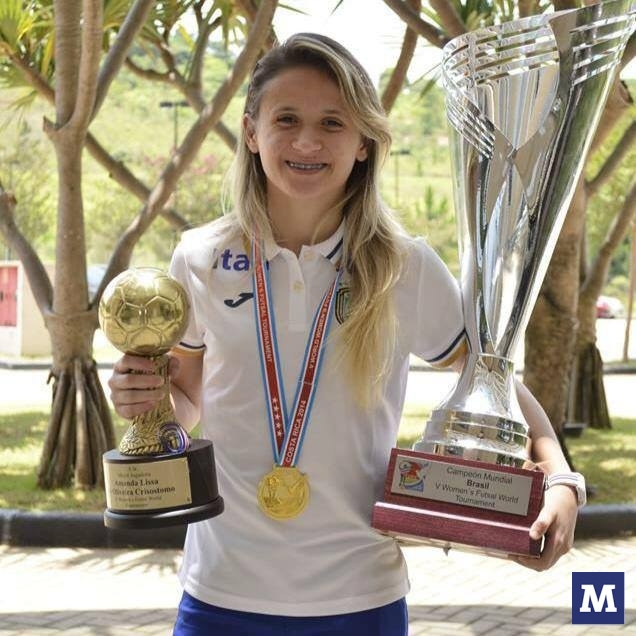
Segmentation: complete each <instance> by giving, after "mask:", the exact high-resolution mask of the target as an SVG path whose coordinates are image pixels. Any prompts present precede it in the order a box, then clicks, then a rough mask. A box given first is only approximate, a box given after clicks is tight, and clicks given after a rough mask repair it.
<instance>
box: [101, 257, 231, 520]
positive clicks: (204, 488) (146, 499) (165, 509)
mask: <svg viewBox="0 0 636 636" xmlns="http://www.w3.org/2000/svg"><path fill="white" fill-rule="evenodd" d="M188 312H189V302H188V298H187V296H186V293H185V290H184V289H183V287H182V286H181V285H180V284H179V283H178V282H177V281H176V280H174V279H173V278H171V277H170V276H168V275H167V274H166V273H164V272H162V271H161V270H159V269H155V268H150V267H147V268H137V269H128V270H125V271H124V272H122V273H121V274H119V275H118V276H116V277H115V278H114V279H113V280H112V281H111V282H110V283H109V284H108V286H107V287H106V289H105V290H104V294H103V295H102V298H101V300H100V303H99V322H100V326H101V328H102V330H103V331H104V334H105V335H106V337H107V338H108V340H109V341H110V342H111V343H112V344H113V345H114V346H115V347H116V348H117V349H119V350H120V351H122V352H123V353H128V354H132V355H138V356H147V357H149V358H151V359H152V361H153V364H154V367H155V372H156V373H157V374H159V375H161V376H162V377H163V378H164V386H165V388H166V392H165V395H164V397H163V398H162V399H161V400H160V402H159V403H158V404H157V406H156V407H155V408H153V409H151V410H150V411H147V412H145V413H142V414H141V415H138V416H136V417H134V418H133V420H132V422H131V425H130V427H129V428H128V430H127V431H126V432H125V434H124V436H123V438H122V440H121V442H120V444H119V448H118V449H113V450H110V451H108V452H106V453H104V455H103V466H104V481H105V485H106V506H107V507H106V510H105V512H104V523H105V525H106V526H107V527H110V528H125V529H150V528H160V527H164V526H172V525H180V524H187V523H193V522H195V521H201V520H203V519H207V518H209V517H214V516H216V515H218V514H220V513H221V512H223V499H222V498H221V497H220V496H219V493H218V489H217V481H216V470H215V464H214V449H213V446H212V442H211V441H209V440H203V439H194V440H191V439H190V437H189V436H188V434H187V433H186V432H185V431H184V429H183V428H182V427H181V426H180V425H179V424H178V422H176V421H175V413H174V409H173V408H172V404H171V402H170V391H169V376H168V362H169V359H168V356H166V355H165V354H166V353H167V352H168V351H169V350H170V348H171V347H173V346H174V345H175V344H177V343H178V342H179V340H180V339H181V337H182V336H183V333H184V332H185V329H186V326H187V321H188Z"/></svg>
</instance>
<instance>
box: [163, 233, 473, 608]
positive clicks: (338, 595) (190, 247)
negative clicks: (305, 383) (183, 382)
mask: <svg viewBox="0 0 636 636" xmlns="http://www.w3.org/2000/svg"><path fill="white" fill-rule="evenodd" d="M342 234H343V227H342V226H341V227H340V228H339V230H338V231H337V232H336V233H335V234H334V235H333V236H332V237H331V238H329V239H328V240H326V241H324V242H323V243H320V244H318V245H313V246H305V247H303V248H302V250H301V252H300V255H299V256H298V257H297V256H296V255H295V254H294V253H293V252H291V251H290V250H287V249H283V248H281V247H279V246H278V245H276V244H271V245H266V248H265V254H266V258H267V260H268V261H269V265H270V280H271V293H272V296H273V305H274V313H275V319H276V330H277V336H278V346H279V350H280V364H281V367H282V368H281V373H282V376H283V381H284V387H285V395H286V399H287V401H288V403H289V401H290V400H292V399H293V397H294V393H295V385H296V382H297V380H298V374H299V369H300V365H301V363H302V360H303V356H304V352H305V346H306V341H307V337H308V331H309V329H310V327H311V322H312V319H313V316H314V313H315V311H316V308H317V306H318V304H319V302H320V300H321V299H322V296H323V294H324V293H325V291H326V289H327V288H328V287H329V285H330V284H331V282H332V281H333V279H334V276H335V272H336V269H335V265H336V263H337V262H338V259H339V257H340V254H341V247H342ZM405 240H406V241H408V259H407V260H408V262H407V267H406V269H405V272H404V274H403V276H402V278H401V280H400V281H399V283H398V285H397V288H396V290H395V303H396V311H397V317H398V320H399V342H398V347H397V351H396V357H395V361H394V365H393V370H392V372H391V374H390V377H389V379H388V382H387V387H386V391H385V393H384V396H383V399H382V400H381V402H380V403H379V404H378V405H377V407H375V408H374V409H373V410H372V411H370V412H363V411H361V410H360V409H359V408H358V407H357V406H356V404H355V402H354V400H353V397H352V393H351V389H350V384H349V382H348V378H347V374H346V371H344V370H343V369H342V368H332V367H333V356H334V352H333V343H330V342H327V345H326V346H327V349H326V351H325V356H324V359H323V364H322V373H321V376H320V379H319V383H318V388H317V391H316V395H315V400H314V404H313V410H312V412H311V417H310V421H309V422H308V426H307V429H306V433H305V437H304V443H303V446H302V449H301V453H300V458H299V460H298V468H299V470H301V472H303V473H306V474H307V477H308V481H309V487H310V498H309V504H308V505H307V507H306V508H305V510H304V511H303V513H302V514H301V515H300V516H298V517H296V518H294V519H289V520H284V521H276V520H273V519H270V518H269V517H267V516H265V515H264V514H263V513H262V512H261V510H260V508H259V507H258V503H257V499H256V493H257V487H258V483H259V481H260V480H261V478H262V477H263V476H264V475H265V474H266V473H267V472H269V471H270V470H271V469H272V466H273V464H274V458H273V454H272V446H271V441H270V433H269V428H268V427H269V424H268V421H267V415H266V406H265V397H264V391H263V386H262V379H261V369H260V361H259V354H258V348H257V340H256V328H255V311H254V299H253V290H252V272H251V270H250V264H249V261H250V254H249V253H248V252H246V249H245V246H244V245H243V244H242V242H241V241H240V240H237V241H235V242H231V244H223V243H222V241H221V240H220V237H219V234H218V231H217V230H216V229H215V225H214V224H213V223H212V224H209V225H207V226H204V227H202V228H197V229H194V230H191V231H189V232H187V233H185V234H184V236H183V238H182V240H181V242H180V244H179V245H178V246H177V249H176V250H175V253H174V256H173V261H172V265H171V274H172V275H173V276H174V277H175V278H177V279H178V280H179V281H180V282H181V283H182V284H183V285H184V286H185V288H186V290H187V292H188V294H189V297H190V301H191V305H192V312H191V319H190V323H189V326H188V329H187V332H186V334H185V336H184V338H183V341H182V343H181V344H180V348H181V349H183V350H187V351H190V352H197V351H198V352H201V354H202V355H203V356H204V360H203V378H202V383H203V384H202V411H201V431H202V435H203V436H204V437H206V438H209V439H211V440H212V441H213V442H214V452H215V459H216V470H217V477H218V484H219V492H220V494H221V496H222V497H223V498H224V500H225V511H224V512H223V513H222V514H221V515H219V516H218V517H215V518H213V519H209V520H206V521H202V522H199V523H195V524H191V525H190V526H189V527H188V533H187V538H186V543H185V551H184V557H183V563H182V567H181V570H180V580H181V583H182V584H183V586H184V588H185V590H186V591H187V592H188V593H189V594H191V595H192V596H194V597H196V598H198V599H199V600H201V601H203V602H205V603H209V604H212V605H217V606H221V607H225V608H229V609H235V610H242V611H248V612H259V613H266V614H279V615H287V616H318V615H327V614H341V613H347V612H356V611H361V610H366V609H370V608H374V607H379V606H381V605H385V604H387V603H391V602H393V601H395V600H397V599H398V598H401V597H402V596H404V595H405V594H406V593H407V592H408V589H409V585H408V579H407V572H406V565H405V561H404V559H403V557H402V554H401V551H400V549H399V547H398V544H397V543H396V542H395V541H394V540H393V539H392V538H388V537H386V536H383V535H381V534H379V533H378V532H377V531H375V530H374V529H373V528H371V526H370V521H371V513H372V509H373V504H374V502H375V501H377V500H378V499H380V498H381V494H382V489H383V484H384V479H385V475H386V470H387V465H388V458H389V453H390V450H391V448H392V447H393V446H395V443H396V437H397V431H398V426H399V423H400V415H401V410H402V406H403V402H404V394H405V389H406V382H407V376H408V366H409V354H410V353H414V354H417V355H419V356H420V357H422V358H424V359H425V360H429V361H437V362H439V361H441V360H443V359H444V358H445V357H447V356H450V355H452V353H453V352H454V350H455V349H456V348H457V346H458V345H459V342H460V341H461V338H462V333H463V318H462V311H461V300H460V295H459V290H458V285H457V282H456V281H455V279H454V278H453V277H452V276H451V274H450V272H449V271H448V270H447V268H446V267H445V265H444V264H443V263H442V261H441V260H440V259H439V258H438V256H437V255H436V254H435V253H434V252H433V250H432V249H431V248H430V247H429V246H428V245H427V244H426V243H425V242H424V241H422V240H416V239H405ZM345 287H346V278H345V279H343V281H342V282H341V285H340V290H339V294H340V296H339V298H338V299H337V301H336V303H335V307H334V313H335V315H334V319H333V320H332V321H331V333H335V332H336V331H337V330H338V328H339V326H340V322H339V319H341V316H342V300H343V299H344V297H345V296H344V294H345V292H346V289H345ZM442 397H443V396H440V399H441V398H442ZM290 406H291V405H289V404H288V408H290Z"/></svg>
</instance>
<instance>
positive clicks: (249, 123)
mask: <svg viewBox="0 0 636 636" xmlns="http://www.w3.org/2000/svg"><path fill="white" fill-rule="evenodd" d="M243 131H244V133H245V143H246V144H247V147H248V148H249V149H250V152H253V153H254V154H256V153H257V152H258V142H257V141H256V127H255V126H254V120H253V119H252V118H251V117H250V116H249V115H243Z"/></svg>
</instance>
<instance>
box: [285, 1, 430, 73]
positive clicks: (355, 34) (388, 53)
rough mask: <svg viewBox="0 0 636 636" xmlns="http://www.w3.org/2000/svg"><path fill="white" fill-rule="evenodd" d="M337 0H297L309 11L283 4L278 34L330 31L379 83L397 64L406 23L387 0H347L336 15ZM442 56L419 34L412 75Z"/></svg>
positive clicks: (302, 7) (428, 67) (332, 36)
mask: <svg viewBox="0 0 636 636" xmlns="http://www.w3.org/2000/svg"><path fill="white" fill-rule="evenodd" d="M283 4H284V3H283ZM337 4H338V2H337V0H295V1H294V7H297V8H300V9H302V10H303V11H305V12H306V13H307V15H301V14H299V13H294V12H292V11H289V10H288V9H284V8H282V7H280V6H279V7H278V9H277V10H276V13H275V15H274V28H275V29H276V35H277V36H278V38H279V39H280V40H284V39H286V38H287V37H289V36H290V35H292V34H293V33H298V32H299V31H313V32H316V33H322V34H323V35H328V36H329V37H331V38H333V39H334V40H338V41H339V42H340V43H341V44H343V45H344V46H346V47H347V48H348V49H349V51H351V53H353V55H355V57H356V58H357V59H358V60H359V62H360V63H361V64H362V65H363V66H364V67H365V69H366V70H367V72H368V73H369V75H370V76H371V78H372V79H373V80H374V82H375V83H376V85H377V83H378V80H379V78H380V75H381V74H382V72H383V71H385V70H386V69H387V68H392V67H393V66H395V63H396V61H397V59H398V56H399V54H400V47H401V45H402V38H403V37H404V31H405V28H406V27H405V24H404V22H403V21H402V20H401V19H400V18H399V17H398V16H397V15H396V14H395V13H393V11H391V9H389V7H387V6H386V4H384V2H379V1H374V2H369V1H368V0H345V1H344V2H343V3H342V4H341V6H340V7H339V8H338V9H337V10H336V11H335V12H334V13H333V15H332V10H333V7H335V6H336V5H337ZM362 16H363V17H364V24H363V23H362V21H361V18H362ZM439 59H440V51H439V49H437V48H435V47H433V46H430V45H428V44H427V43H426V41H425V40H424V39H422V38H419V39H418V46H417V50H416V55H415V58H414V60H413V62H412V63H411V70H410V71H409V79H410V80H411V81H413V80H415V79H417V78H418V77H419V76H421V75H422V74H423V73H424V72H425V71H427V70H428V69H430V68H432V67H434V66H435V65H436V64H438V62H439Z"/></svg>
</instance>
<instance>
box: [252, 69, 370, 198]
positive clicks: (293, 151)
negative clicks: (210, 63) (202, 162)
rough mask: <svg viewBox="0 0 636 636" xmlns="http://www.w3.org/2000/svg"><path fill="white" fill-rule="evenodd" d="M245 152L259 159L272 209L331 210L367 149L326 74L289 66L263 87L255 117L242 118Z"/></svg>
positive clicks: (337, 90) (333, 84)
mask: <svg viewBox="0 0 636 636" xmlns="http://www.w3.org/2000/svg"><path fill="white" fill-rule="evenodd" d="M243 125H244V126H245V139H246V143H247V146H248V148H249V150H250V151H251V152H252V153H255V154H258V155H259V156H260V161H261V165H262V167H263V171H264V172H265V175H266V177H267V200H268V207H269V208H270V210H273V209H280V208H282V207H288V208H293V207H295V206H297V205H298V204H300V205H301V206H310V205H311V207H312V208H313V209H318V208H322V209H323V210H328V209H330V208H331V207H332V206H333V205H334V204H335V203H337V202H338V201H339V200H341V199H342V197H343V195H344V193H345V187H346V183H347V179H348V178H349V175H350V174H351V170H352V168H353V166H354V164H355V162H356V161H364V160H365V159H366V158H367V150H366V147H365V144H364V141H363V138H362V135H361V134H360V131H359V130H358V129H357V128H356V126H355V125H354V123H353V120H352V118H351V116H350V114H349V113H348V111H347V109H346V107H345V105H344V102H343V101H342V98H341V96H340V92H339V89H338V85H337V84H336V82H335V81H334V80H333V79H331V78H330V77H329V76H328V75H327V74H326V73H324V72H323V71H320V70H318V69H315V68H312V67H308V66H303V67H300V66H299V67H293V68H290V69H287V70H285V71H283V72H282V73H280V74H279V75H277V76H275V77H273V78H272V79H270V80H269V81H268V82H267V83H266V84H265V86H264V90H263V94H262V97H261V101H260V105H259V109H258V113H257V114H256V116H251V115H245V117H244V119H243Z"/></svg>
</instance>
